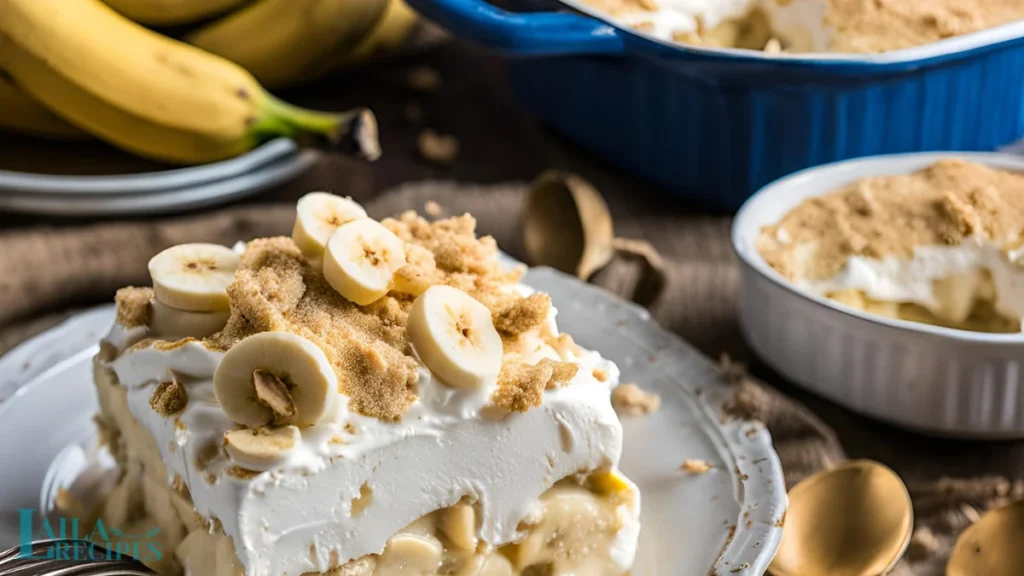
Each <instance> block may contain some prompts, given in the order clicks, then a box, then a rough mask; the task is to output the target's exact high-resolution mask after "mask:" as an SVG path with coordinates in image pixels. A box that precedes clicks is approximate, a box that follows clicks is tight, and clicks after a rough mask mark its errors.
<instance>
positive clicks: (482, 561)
mask: <svg viewBox="0 0 1024 576" xmlns="http://www.w3.org/2000/svg"><path fill="white" fill-rule="evenodd" d="M514 573H515V570H514V569H513V568H512V563H511V562H509V561H508V559H507V558H505V557H504V556H502V555H501V554H494V553H492V554H487V555H477V556H473V557H472V558H470V559H469V560H468V561H467V562H466V563H465V564H463V565H462V567H461V568H460V569H459V571H458V572H457V573H456V576H512V575H513V574H514Z"/></svg>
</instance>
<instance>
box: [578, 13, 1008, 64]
mask: <svg viewBox="0 0 1024 576" xmlns="http://www.w3.org/2000/svg"><path fill="white" fill-rule="evenodd" d="M582 1H583V2H584V3H585V4H587V5H590V6H592V7H594V8H596V9H598V10H601V11H603V12H606V13H608V14H609V15H610V16H612V17H613V18H616V19H618V20H621V21H622V22H623V23H624V24H625V25H627V26H630V27H633V28H635V29H637V30H640V31H642V32H645V33H648V34H651V35H653V36H655V37H657V38H661V39H664V40H674V41H677V42H681V43H685V44H694V45H699V46H711V47H721V48H725V47H728V48H747V49H753V50H762V49H763V50H766V51H776V52H777V51H786V52H804V53H807V52H862V53H872V52H885V51H890V50H898V49H903V48H911V47H914V46H920V45H923V44H928V43H931V42H937V41H939V40H942V39H945V38H950V37H953V36H958V35H962V34H968V33H971V32H977V31H979V30H984V29H986V28H992V27H995V26H999V25H1001V24H1007V23H1010V22H1013V21H1015V20H1019V19H1024V3H1021V2H1019V1H1018V0H929V1H927V2H923V1H921V0H886V1H884V2H882V1H878V2H867V1H864V0H582Z"/></svg>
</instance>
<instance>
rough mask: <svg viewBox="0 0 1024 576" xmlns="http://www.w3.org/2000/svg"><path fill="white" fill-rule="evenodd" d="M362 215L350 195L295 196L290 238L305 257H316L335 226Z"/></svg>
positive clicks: (363, 212)
mask: <svg viewBox="0 0 1024 576" xmlns="http://www.w3.org/2000/svg"><path fill="white" fill-rule="evenodd" d="M362 218H366V210H363V207H362V206H360V205H359V204H357V203H356V202H355V201H353V200H352V199H351V198H343V197H341V196H335V195H334V194H328V193H327V192H310V193H309V194H306V195H305V196H303V197H302V198H299V202H298V205H297V206H296V216H295V226H294V227H293V228H292V240H294V241H295V244H296V245H297V246H298V247H299V250H302V253H303V254H305V255H306V257H307V258H311V259H319V258H321V257H323V255H324V250H326V249H327V241H328V240H330V239H331V235H333V234H334V231H335V230H337V229H338V227H339V226H341V225H342V224H346V223H348V222H351V221H353V220H360V219H362Z"/></svg>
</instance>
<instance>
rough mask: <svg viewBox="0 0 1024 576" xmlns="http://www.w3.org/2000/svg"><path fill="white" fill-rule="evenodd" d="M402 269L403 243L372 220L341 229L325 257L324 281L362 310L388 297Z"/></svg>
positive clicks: (338, 230)
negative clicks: (398, 272) (396, 276)
mask: <svg viewBox="0 0 1024 576" xmlns="http://www.w3.org/2000/svg"><path fill="white" fill-rule="evenodd" d="M402 266H405V245H404V244H403V242H402V240H401V239H399V238H398V236H395V234H394V233H393V232H391V231H390V230H388V229H387V228H385V227H384V226H383V225H381V223H380V222H377V221H376V220H370V219H369V218H367V219H364V220H354V221H352V222H349V223H348V224H344V225H342V226H340V227H339V228H338V229H337V230H336V231H335V232H334V235H332V236H331V239H330V240H329V241H328V242H327V252H326V253H324V278H325V279H327V282H328V283H329V284H330V285H331V286H332V287H333V288H334V289H335V290H337V291H338V293H340V294H341V295H342V296H344V297H345V299H347V300H348V301H350V302H354V303H356V304H359V305H360V306H365V305H367V304H370V303H372V302H374V301H376V300H378V299H380V298H381V297H383V296H384V295H385V294H387V293H388V290H390V289H391V285H392V282H393V280H394V277H395V272H396V271H397V270H398V269H399V268H401V267H402Z"/></svg>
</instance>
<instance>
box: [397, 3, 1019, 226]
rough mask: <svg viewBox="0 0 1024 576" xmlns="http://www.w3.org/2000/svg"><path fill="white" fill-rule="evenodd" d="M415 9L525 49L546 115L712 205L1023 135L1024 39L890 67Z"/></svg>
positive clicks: (521, 84) (446, 8)
mask: <svg viewBox="0 0 1024 576" xmlns="http://www.w3.org/2000/svg"><path fill="white" fill-rule="evenodd" d="M410 3H411V4H412V5H413V6H414V7H415V8H416V9H418V10H420V11H421V12H423V13H424V14H426V15H427V16H428V17H431V18H434V19H435V20H438V21H439V22H441V23H442V24H443V25H445V26H447V27H448V28H450V29H452V30H453V31H454V32H455V33H457V34H460V35H464V36H467V37H469V38H472V39H474V40H476V41H478V42H481V43H483V44H485V45H488V46H491V47H493V48H495V49H497V50H499V51H502V52H504V53H507V54H510V55H514V56H515V57H514V58H510V59H509V61H508V69H509V75H510V80H511V82H512V86H513V87H514V89H515V91H516V93H517V94H518V96H519V97H520V99H521V100H522V101H523V102H524V103H525V105H526V106H527V108H528V109H530V110H531V111H532V112H533V113H534V114H536V115H537V116H538V117H539V118H541V119H542V120H543V121H544V122H546V123H548V124H550V125H551V126H553V127H554V128H555V129H556V130H558V131H560V132H561V133H563V134H564V135H566V136H568V137H569V138H571V139H574V140H576V141H578V142H579V143H580V144H582V145H584V146H585V147H587V148H589V149H591V150H592V151H594V152H595V153H596V154H598V155H599V156H601V157H603V158H605V159H607V160H608V161H610V162H612V163H615V164H619V165H621V166H622V167H624V168H626V169H627V170H630V171H632V172H634V173H636V174H638V175H640V176H643V177H645V178H647V179H648V180H650V181H652V182H654V183H657V184H659V185H661V186H663V187H665V188H666V189H667V190H669V191H670V192H671V193H672V194H673V195H675V196H676V197H677V198H679V199H681V200H687V201H697V202H699V203H701V204H703V205H705V206H709V207H716V208H720V209H728V210H732V209H735V208H737V207H738V206H739V205H740V204H741V203H742V202H743V201H744V200H746V199H747V198H748V197H749V196H750V195H751V194H753V192H754V191H756V190H758V189H759V188H760V187H762V186H763V185H765V184H767V183H769V182H771V181H773V180H776V179H777V178H779V177H781V176H784V175H786V174H790V173H792V172H795V171H797V170H801V169H804V168H808V167H811V166H815V165H818V164H823V163H827V162H833V161H837V160H843V159H848V158H854V157H859V156H867V155H875V154H890V153H899V152H917V151H928V150H978V151H988V150H994V149H996V148H998V147H1000V146H1002V145H1004V144H1007V143H1010V142H1012V141H1014V140H1016V139H1018V138H1020V137H1021V135H1024V38H1020V37H1018V38H1012V39H1009V40H1004V41H1001V42H998V43H994V44H990V45H983V46H980V47H976V48H973V49H971V50H965V51H959V52H953V53H950V54H945V55H941V56H938V57H930V58H925V59H919V60H913V61H904V62H893V63H880V64H879V63H874V62H868V61H858V60H856V59H852V58H851V59H849V60H837V61H829V60H811V59H806V60H803V59H790V60H786V59H766V58H763V57H758V58H755V57H752V56H744V55H743V54H742V53H737V52H710V51H695V50H690V49H686V48H682V47H678V46H669V45H665V44H660V43H658V42H654V41H652V40H649V39H646V38H643V37H641V36H638V35H636V34H633V33H630V32H627V31H623V30H619V29H617V28H614V27H611V26H609V25H607V24H605V23H603V22H600V21H598V20H594V19H591V18H587V17H584V16H579V15H576V14H567V13H543V14H533V13H528V14H514V13H509V12H504V11H501V10H498V9H495V8H493V7H490V6H489V5H487V4H485V3H483V2H482V1H481V0H410ZM523 56H529V58H524V57H523Z"/></svg>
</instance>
